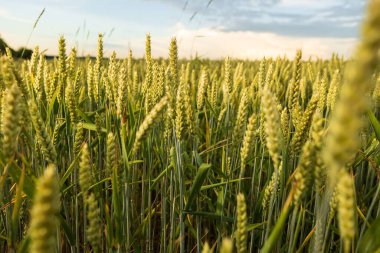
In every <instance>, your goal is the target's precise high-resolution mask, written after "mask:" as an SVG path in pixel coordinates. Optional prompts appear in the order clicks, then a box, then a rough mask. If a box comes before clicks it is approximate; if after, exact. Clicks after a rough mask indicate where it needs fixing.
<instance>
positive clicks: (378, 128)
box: [367, 111, 380, 141]
mask: <svg viewBox="0 0 380 253" xmlns="http://www.w3.org/2000/svg"><path fill="white" fill-rule="evenodd" d="M367 114H368V117H369V120H370V121H371V124H372V127H373V130H374V131H375V134H376V139H377V140H378V141H380V123H379V121H378V120H377V119H376V116H375V114H374V113H373V112H372V111H368V113H367Z"/></svg>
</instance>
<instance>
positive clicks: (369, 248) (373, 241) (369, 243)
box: [356, 217, 380, 253]
mask: <svg viewBox="0 0 380 253" xmlns="http://www.w3.org/2000/svg"><path fill="white" fill-rule="evenodd" d="M379 235H380V217H377V219H376V220H375V221H374V222H373V223H372V225H371V227H370V228H369V229H368V230H367V231H366V233H365V234H364V236H363V237H362V239H361V240H360V241H359V243H358V248H357V251H356V252H357V253H372V252H375V251H376V250H378V249H380V240H379Z"/></svg>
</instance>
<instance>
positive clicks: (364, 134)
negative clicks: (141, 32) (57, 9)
mask: <svg viewBox="0 0 380 253" xmlns="http://www.w3.org/2000/svg"><path fill="white" fill-rule="evenodd" d="M362 31H363V32H362V36H361V39H360V42H359V43H358V46H357V48H356V50H355V52H354V53H353V58H352V59H348V60H345V59H343V58H342V57H339V56H338V55H332V56H331V58H330V59H329V60H322V59H304V58H302V51H301V50H299V51H297V52H296V55H295V57H294V59H288V58H285V57H284V58H281V57H278V58H275V59H274V58H264V59H261V60H256V61H242V60H237V59H230V58H226V59H225V60H224V61H216V60H214V61H210V60H203V59H192V60H180V59H178V48H177V42H176V39H175V38H173V39H172V41H171V44H170V47H169V50H168V51H169V52H168V55H169V57H168V59H154V58H152V56H151V50H152V49H151V42H150V35H147V37H146V54H145V59H140V60H139V59H135V58H134V57H133V55H132V51H130V52H129V57H127V58H126V59H120V58H118V57H117V54H116V53H115V52H113V53H112V54H111V56H110V58H109V59H106V58H104V57H103V38H102V35H99V40H98V54H97V57H96V58H90V57H88V58H86V59H79V58H77V52H76V50H75V49H72V50H71V51H70V53H69V54H67V53H66V50H67V48H66V41H65V38H64V37H61V38H60V39H59V45H58V47H59V55H58V57H56V58H55V59H54V60H46V59H45V57H44V54H43V53H41V52H39V49H38V47H37V48H35V50H34V53H33V55H32V58H31V59H30V60H24V61H21V60H16V59H13V58H12V55H11V53H10V51H7V52H4V55H3V56H2V57H1V60H0V70H1V71H0V97H1V100H0V101H1V102H0V105H1V107H0V109H1V116H2V118H1V126H0V134H1V136H0V140H1V142H0V144H1V147H2V148H1V150H0V251H1V252H33V253H34V252H40V253H45V252H46V253H48V252H49V253H50V252H181V253H183V252H222V253H229V252H265V253H268V252H345V253H348V252H360V253H364V252H368V253H370V252H380V251H379V250H380V239H379V238H380V218H378V217H379V213H380V196H379V194H380V184H379V180H380V167H379V166H380V156H379V153H380V144H379V141H380V123H379V122H378V120H377V118H378V117H379V116H380V72H379V70H378V64H377V63H378V60H379V48H380V1H379V0H373V1H371V3H370V6H369V8H368V13H367V17H366V19H365V20H364V22H363V27H362ZM152 48H153V50H154V45H152Z"/></svg>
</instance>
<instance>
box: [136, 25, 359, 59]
mask: <svg viewBox="0 0 380 253" xmlns="http://www.w3.org/2000/svg"><path fill="white" fill-rule="evenodd" d="M175 36H176V37H177V41H178V47H179V55H180V57H190V56H195V54H196V53H198V55H199V56H201V57H204V58H213V59H215V58H216V59H218V58H222V57H226V56H231V57H236V58H241V59H254V58H261V57H264V56H266V57H275V56H279V55H281V56H283V55H287V56H288V57H293V55H294V54H295V52H296V50H297V49H302V50H303V55H304V57H305V58H308V57H310V56H311V57H321V58H329V57H330V56H331V54H332V53H333V52H335V53H339V54H340V55H345V56H346V57H349V56H350V53H351V51H352V50H353V48H354V46H355V43H356V41H357V39H356V38H329V37H323V38H320V37H315V38H313V37H294V36H284V35H278V34H274V33H266V32H252V31H236V32H235V31H232V32H226V31H221V30H216V29H211V28H201V29H197V30H192V29H188V28H186V27H185V26H183V25H182V24H177V26H176V32H175ZM169 41H170V38H163V37H158V38H154V37H152V50H153V51H152V54H153V55H154V56H167V55H168V46H169ZM132 44H133V43H132ZM138 53H140V52H138Z"/></svg>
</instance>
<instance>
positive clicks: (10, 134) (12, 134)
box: [1, 83, 21, 157]
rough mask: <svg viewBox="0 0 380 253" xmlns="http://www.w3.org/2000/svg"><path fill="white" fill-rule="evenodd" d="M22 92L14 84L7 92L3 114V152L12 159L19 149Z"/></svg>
mask: <svg viewBox="0 0 380 253" xmlns="http://www.w3.org/2000/svg"><path fill="white" fill-rule="evenodd" d="M20 96H21V91H20V89H19V87H18V86H17V84H16V83H14V84H13V85H12V86H11V87H10V88H9V89H7V91H6V95H5V98H4V104H3V107H4V109H3V112H2V129H1V130H2V134H3V140H2V142H3V152H4V155H5V156H6V157H11V156H12V155H13V154H14V153H15V152H16V149H17V141H16V138H17V135H18V133H19V132H20V116H21V114H20V113H21V111H20V110H21V101H20V98H21V97H20Z"/></svg>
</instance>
